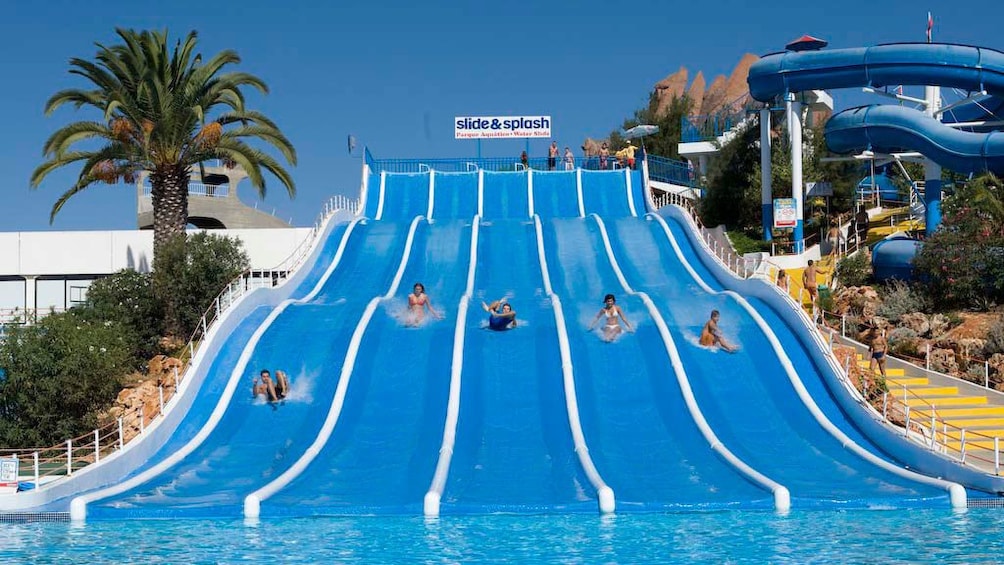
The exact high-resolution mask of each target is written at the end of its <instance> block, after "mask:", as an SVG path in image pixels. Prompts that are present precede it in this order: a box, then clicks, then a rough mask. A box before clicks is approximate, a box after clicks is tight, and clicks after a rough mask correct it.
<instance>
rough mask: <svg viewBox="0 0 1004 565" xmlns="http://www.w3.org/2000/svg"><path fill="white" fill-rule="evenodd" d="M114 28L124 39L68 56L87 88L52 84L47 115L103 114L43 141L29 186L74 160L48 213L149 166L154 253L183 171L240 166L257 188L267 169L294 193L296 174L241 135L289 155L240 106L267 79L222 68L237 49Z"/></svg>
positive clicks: (181, 213)
mask: <svg viewBox="0 0 1004 565" xmlns="http://www.w3.org/2000/svg"><path fill="white" fill-rule="evenodd" d="M116 32H117V34H118V36H119V38H120V39H121V41H122V43H121V44H116V45H112V46H110V47H108V46H104V45H101V44H98V52H97V55H96V56H95V61H88V60H84V59H77V58H74V59H71V60H70V67H71V69H70V73H72V74H75V75H78V76H81V77H83V78H85V79H86V80H87V81H89V82H90V83H91V84H90V88H88V89H81V88H71V89H67V90H62V91H59V92H57V93H56V94H54V95H53V96H52V97H51V98H49V100H48V102H46V104H45V112H46V113H47V114H51V113H52V112H53V111H55V110H56V109H57V108H59V107H61V106H63V105H65V104H72V105H74V106H75V107H77V108H80V107H82V106H86V107H90V108H93V109H95V110H97V111H98V112H99V113H100V121H83V122H74V123H71V124H69V125H67V126H65V127H63V128H60V129H59V130H57V131H56V132H55V133H53V134H52V135H51V136H50V137H49V139H48V140H47V141H46V142H45V146H44V152H45V155H46V157H47V160H46V161H45V162H44V163H42V164H41V165H39V166H38V168H36V169H35V171H34V173H33V174H32V176H31V185H32V187H33V188H37V187H38V186H39V185H40V184H41V182H42V181H43V180H44V179H45V177H46V176H47V175H48V174H49V173H51V172H52V171H54V170H56V169H59V168H61V167H65V166H68V165H73V164H78V163H79V164H80V165H81V168H80V174H79V176H78V178H77V181H76V182H75V183H74V184H73V186H72V187H70V189H69V190H67V191H66V192H65V193H64V194H63V195H62V196H61V197H60V198H59V199H58V200H57V201H56V203H55V205H54V206H53V207H52V214H51V216H50V221H51V220H52V219H53V218H55V215H56V214H57V213H58V212H59V210H60V209H61V208H62V207H63V205H64V204H65V203H66V201H67V200H68V199H69V198H71V197H73V196H74V195H76V194H77V193H79V192H81V191H83V190H84V189H86V188H88V187H90V186H92V185H94V184H95V183H97V182H106V183H110V184H114V183H116V182H118V181H119V180H122V181H124V182H127V183H131V182H134V181H135V179H136V175H137V174H138V173H139V172H140V171H147V172H149V174H150V185H151V197H152V203H153V229H154V256H155V257H156V256H157V254H158V253H159V252H160V250H161V248H162V247H163V246H164V245H166V244H167V242H168V241H169V240H170V239H171V238H172V237H173V236H176V235H178V234H182V233H184V230H185V227H186V225H187V224H188V180H189V175H190V174H191V172H192V170H193V167H198V166H200V165H201V164H202V163H204V162H205V161H208V160H211V159H222V160H223V161H224V162H226V163H230V164H235V165H239V166H241V167H242V168H243V169H244V170H245V171H247V174H248V178H249V179H250V181H251V184H252V185H253V186H254V187H255V188H257V189H258V192H259V194H261V195H262V196H264V195H265V177H264V176H263V171H262V170H263V169H264V170H266V171H268V172H270V173H272V174H273V175H275V176H276V178H278V179H279V181H280V182H281V183H282V184H283V186H285V188H286V190H287V192H288V193H289V195H290V196H291V197H292V196H293V195H295V192H296V189H295V185H294V183H293V179H292V177H291V176H290V175H289V173H288V172H287V171H286V170H285V169H284V168H283V166H282V165H281V164H280V163H279V161H277V160H276V159H275V158H274V157H272V156H271V155H269V154H267V153H265V152H263V151H261V150H259V149H256V148H255V147H252V146H251V145H249V144H248V143H247V141H249V140H257V141H261V142H264V143H266V144H268V145H271V146H272V147H274V148H276V149H278V150H279V152H280V153H281V154H282V155H283V157H284V158H285V159H286V161H288V162H289V163H291V164H294V165H295V164H296V152H295V150H294V149H293V145H292V144H291V143H290V142H289V140H288V139H286V136H285V135H283V133H282V132H281V131H280V130H279V128H278V127H277V126H276V125H275V123H273V122H272V120H270V119H269V118H268V117H266V116H265V115H264V114H261V113H260V112H256V111H253V110H249V109H247V108H245V104H244V102H245V98H244V89H246V88H252V89H256V90H258V91H260V92H262V93H267V92H268V87H267V86H266V85H265V83H264V82H263V81H262V80H261V79H259V78H258V77H256V76H254V75H252V74H249V73H245V72H237V71H230V72H224V70H225V69H226V68H227V67H229V66H231V65H236V64H237V63H239V62H240V57H238V55H237V53H235V52H234V51H231V50H225V51H221V52H220V53H217V54H216V55H214V56H212V57H210V58H208V59H206V60H203V57H202V55H201V54H199V53H197V52H196V44H197V41H196V33H195V32H194V31H192V32H189V34H188V35H187V36H186V37H185V39H184V40H183V41H178V42H177V43H176V44H175V45H174V47H173V48H172V47H171V46H170V42H169V41H168V36H167V32H155V31H154V32H151V31H141V32H137V31H134V30H127V29H117V30H116ZM81 143H83V145H84V146H83V148H81V147H79V145H80V144H81Z"/></svg>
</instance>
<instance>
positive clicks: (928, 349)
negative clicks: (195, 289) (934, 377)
mask: <svg viewBox="0 0 1004 565" xmlns="http://www.w3.org/2000/svg"><path fill="white" fill-rule="evenodd" d="M927 370H928V371H930V370H931V344H930V343H928V344H927Z"/></svg>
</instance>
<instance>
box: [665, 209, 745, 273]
mask: <svg viewBox="0 0 1004 565" xmlns="http://www.w3.org/2000/svg"><path fill="white" fill-rule="evenodd" d="M652 204H653V206H654V207H655V209H656V210H658V209H659V208H662V207H663V206H668V205H675V206H678V207H680V208H682V209H683V210H684V211H685V212H686V213H687V215H688V216H689V217H690V219H691V220H692V221H693V223H694V229H696V230H697V232H698V233H700V234H701V245H702V247H704V249H705V251H707V252H708V254H709V255H711V256H713V257H714V258H715V259H716V260H717V261H718V263H720V264H721V265H722V266H724V267H725V268H726V269H727V270H728V271H730V272H732V274H734V275H735V276H736V277H738V278H740V279H746V278H749V277H750V276H751V275H752V274H753V271H752V269H750V267H749V262H748V261H747V260H746V258H744V257H743V256H742V255H740V254H739V253H738V252H737V251H736V250H735V248H734V247H732V244H731V242H729V247H728V248H726V247H725V246H724V245H721V246H720V245H718V240H717V239H715V237H714V236H713V235H712V233H711V231H710V230H708V229H707V228H706V227H704V224H703V223H702V222H701V217H700V215H699V214H698V213H697V208H696V207H695V206H694V204H693V203H692V202H691V201H690V200H689V199H687V198H684V197H682V196H680V195H679V194H673V193H667V194H662V195H659V196H654V197H652ZM740 265H741V268H740Z"/></svg>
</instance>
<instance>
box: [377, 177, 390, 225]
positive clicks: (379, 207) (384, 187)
mask: <svg viewBox="0 0 1004 565" xmlns="http://www.w3.org/2000/svg"><path fill="white" fill-rule="evenodd" d="M386 194H387V171H380V197H379V198H378V199H377V213H376V218H374V219H376V220H380V219H383V202H384V197H385V196H386Z"/></svg>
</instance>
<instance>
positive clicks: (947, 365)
mask: <svg viewBox="0 0 1004 565" xmlns="http://www.w3.org/2000/svg"><path fill="white" fill-rule="evenodd" d="M930 361H931V369H932V370H934V371H938V372H941V373H953V372H956V371H958V370H959V363H958V362H957V361H956V360H955V351H953V350H951V349H942V348H934V349H931V360H930Z"/></svg>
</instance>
